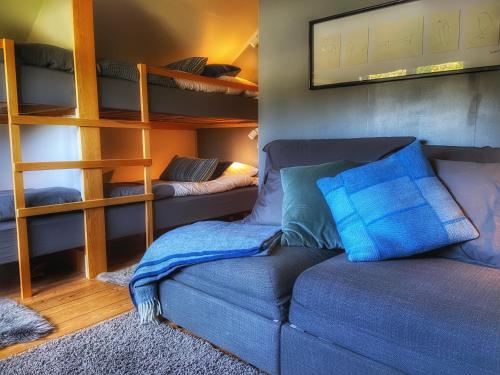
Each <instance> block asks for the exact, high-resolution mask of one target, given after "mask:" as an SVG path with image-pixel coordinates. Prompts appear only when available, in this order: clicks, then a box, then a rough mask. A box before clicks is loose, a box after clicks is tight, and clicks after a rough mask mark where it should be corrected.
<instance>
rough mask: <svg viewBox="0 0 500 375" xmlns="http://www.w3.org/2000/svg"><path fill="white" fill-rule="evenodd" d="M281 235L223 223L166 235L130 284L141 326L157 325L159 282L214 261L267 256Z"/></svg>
mask: <svg viewBox="0 0 500 375" xmlns="http://www.w3.org/2000/svg"><path fill="white" fill-rule="evenodd" d="M280 235H281V228H280V227H277V226H268V225H252V224H243V223H241V222H231V223H228V222H222V221H201V222H199V223H196V224H192V225H187V226H184V227H181V228H177V229H174V230H173V231H170V232H167V233H165V234H164V235H163V236H161V237H160V238H158V239H157V240H156V241H155V242H153V244H152V245H151V246H150V247H149V249H148V250H147V251H146V254H144V257H143V258H142V260H141V261H140V263H139V265H138V266H137V269H136V270H135V273H134V276H133V277H132V280H131V281H130V284H129V289H130V295H131V297H132V301H133V302H134V305H135V306H136V308H137V310H138V311H139V315H140V318H141V322H142V323H149V322H157V321H158V316H159V315H161V305H160V301H159V299H158V282H159V281H160V280H162V279H163V278H165V277H166V276H168V275H170V274H171V273H172V272H173V271H175V270H176V269H178V268H180V267H184V266H189V265H192V264H197V263H203V262H209V261H212V260H217V259H226V258H238V257H247V256H255V255H267V254H268V252H269V250H270V249H271V248H272V247H273V246H274V245H275V244H276V243H277V242H278V240H279V237H280ZM167 303H168V301H167Z"/></svg>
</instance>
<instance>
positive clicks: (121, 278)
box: [97, 264, 137, 287]
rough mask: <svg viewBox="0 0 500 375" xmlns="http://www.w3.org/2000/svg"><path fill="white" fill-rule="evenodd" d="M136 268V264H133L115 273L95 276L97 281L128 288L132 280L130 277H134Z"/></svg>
mask: <svg viewBox="0 0 500 375" xmlns="http://www.w3.org/2000/svg"><path fill="white" fill-rule="evenodd" d="M136 267H137V264H134V265H132V266H130V267H127V268H123V269H121V270H118V271H115V272H103V273H101V274H99V275H98V276H97V280H100V281H104V282H106V283H111V284H116V285H120V286H125V287H128V284H129V282H130V280H131V279H132V276H133V275H134V271H135V268H136Z"/></svg>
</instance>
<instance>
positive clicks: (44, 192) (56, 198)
mask: <svg viewBox="0 0 500 375" xmlns="http://www.w3.org/2000/svg"><path fill="white" fill-rule="evenodd" d="M24 194H25V200H26V207H37V206H46V205H51V204H62V203H71V202H79V201H81V200H82V196H81V194H80V192H79V191H78V190H76V189H70V188H64V187H53V188H43V189H26V190H25V193H24ZM14 211H15V210H14V196H13V194H12V190H4V191H0V221H8V220H14V219H15V217H16V216H15V212H14Z"/></svg>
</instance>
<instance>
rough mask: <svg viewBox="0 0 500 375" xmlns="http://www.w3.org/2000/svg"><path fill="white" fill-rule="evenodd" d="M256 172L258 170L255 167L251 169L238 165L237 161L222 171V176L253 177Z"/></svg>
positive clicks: (248, 166) (249, 166) (247, 166)
mask: <svg viewBox="0 0 500 375" xmlns="http://www.w3.org/2000/svg"><path fill="white" fill-rule="evenodd" d="M258 172H259V170H258V169H257V168H255V167H252V166H251V165H248V164H243V163H238V162H237V161H235V162H234V163H232V164H231V165H230V166H229V168H227V169H226V170H225V171H224V174H223V175H224V176H231V175H241V176H248V177H253V176H255V175H256V174H257V173H258Z"/></svg>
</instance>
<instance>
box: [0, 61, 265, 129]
mask: <svg viewBox="0 0 500 375" xmlns="http://www.w3.org/2000/svg"><path fill="white" fill-rule="evenodd" d="M3 68H4V66H3V63H0V69H2V70H3ZM17 75H18V91H19V98H20V103H21V104H41V105H53V106H58V107H71V108H74V107H75V103H76V100H75V83H74V76H73V75H72V74H70V73H66V72H62V71H58V70H53V69H48V68H41V67H36V66H30V65H18V70H17ZM98 87H99V105H100V107H101V108H112V109H120V110H127V111H139V110H140V98H139V83H138V82H133V81H127V80H123V79H118V78H109V77H101V76H98ZM148 87H149V100H150V111H151V112H155V113H167V114H178V115H186V116H199V117H217V118H234V119H245V120H252V121H253V120H255V121H256V120H257V108H258V101H257V100H256V99H253V98H246V97H243V96H236V95H224V94H220V93H205V92H196V91H189V90H182V89H179V88H171V87H164V86H158V85H153V84H150V85H148ZM0 101H2V102H5V101H6V99H5V76H4V74H0Z"/></svg>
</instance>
